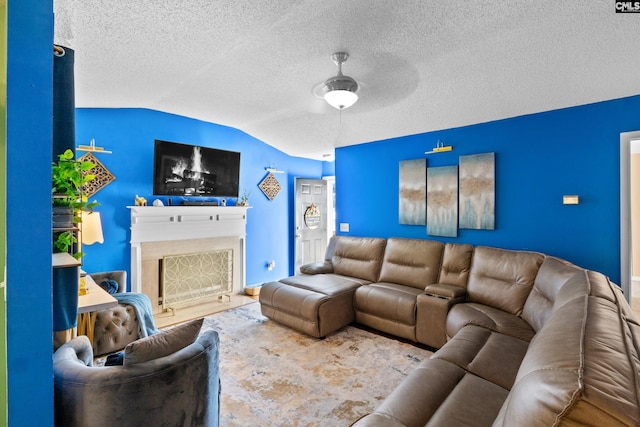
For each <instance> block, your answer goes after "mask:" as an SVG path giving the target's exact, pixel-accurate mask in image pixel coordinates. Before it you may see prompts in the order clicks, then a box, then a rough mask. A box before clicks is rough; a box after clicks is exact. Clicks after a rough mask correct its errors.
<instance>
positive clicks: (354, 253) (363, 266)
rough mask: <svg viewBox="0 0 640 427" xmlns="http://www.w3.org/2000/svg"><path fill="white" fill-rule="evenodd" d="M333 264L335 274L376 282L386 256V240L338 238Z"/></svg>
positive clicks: (332, 259)
mask: <svg viewBox="0 0 640 427" xmlns="http://www.w3.org/2000/svg"><path fill="white" fill-rule="evenodd" d="M334 242H335V248H334V252H333V256H332V257H331V263H332V264H333V272H334V273H336V274H340V275H343V276H351V277H357V278H359V279H364V280H368V281H369V282H376V281H377V280H378V276H379V274H380V266H381V265H382V258H383V256H384V248H385V245H386V240H385V239H382V238H375V237H373V238H371V237H350V236H338V238H337V239H335V240H334Z"/></svg>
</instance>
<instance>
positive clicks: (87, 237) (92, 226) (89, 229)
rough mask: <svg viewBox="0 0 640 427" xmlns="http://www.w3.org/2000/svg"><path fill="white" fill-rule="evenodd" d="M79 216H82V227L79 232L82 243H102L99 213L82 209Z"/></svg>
mask: <svg viewBox="0 0 640 427" xmlns="http://www.w3.org/2000/svg"><path fill="white" fill-rule="evenodd" d="M80 216H81V218H82V223H81V224H82V229H81V233H80V234H81V237H80V238H81V241H82V244H83V245H92V244H94V243H96V242H97V243H104V237H103V236H102V222H101V221H100V213H98V212H85V211H82V212H81V214H80Z"/></svg>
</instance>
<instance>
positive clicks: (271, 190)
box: [258, 172, 282, 201]
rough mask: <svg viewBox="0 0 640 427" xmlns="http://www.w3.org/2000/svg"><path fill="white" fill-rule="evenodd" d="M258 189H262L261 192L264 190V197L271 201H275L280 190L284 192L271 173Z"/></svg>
mask: <svg viewBox="0 0 640 427" xmlns="http://www.w3.org/2000/svg"><path fill="white" fill-rule="evenodd" d="M258 187H260V190H262V192H263V193H264V195H265V196H267V198H268V199H269V200H271V201H273V199H275V198H276V196H277V195H278V193H279V192H280V190H282V186H281V185H280V183H279V182H278V180H277V179H276V177H275V176H273V173H271V172H269V173H268V174H267V176H265V177H264V179H263V180H262V182H260V184H258Z"/></svg>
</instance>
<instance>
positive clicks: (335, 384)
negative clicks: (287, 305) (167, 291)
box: [203, 302, 431, 427]
mask: <svg viewBox="0 0 640 427" xmlns="http://www.w3.org/2000/svg"><path fill="white" fill-rule="evenodd" d="M206 329H215V330H216V331H218V333H219V334H220V377H221V382H222V396H221V410H220V418H221V421H220V425H221V426H223V427H231V426H242V427H247V426H261V427H262V426H278V427H279V426H292V427H301V426H349V425H350V424H351V423H352V422H353V421H355V420H357V419H358V418H359V417H360V416H362V415H365V414H367V413H369V412H371V411H373V410H374V409H375V408H376V407H377V406H378V405H379V404H380V402H382V400H384V399H385V397H386V396H387V395H388V394H389V393H390V392H391V391H392V390H393V389H394V388H395V387H396V386H397V385H398V384H399V383H400V382H401V381H402V379H403V378H404V377H405V376H406V375H407V374H408V373H410V372H411V371H413V370H414V369H415V368H416V366H417V365H418V364H419V362H420V361H422V360H424V359H426V358H428V357H429V356H430V355H431V352H429V351H427V350H425V349H422V348H419V347H416V346H413V345H411V344H408V343H403V342H400V341H396V340H394V339H391V338H387V337H384V336H380V335H377V334H375V333H372V332H369V331H366V330H363V329H360V328H356V327H353V326H347V327H345V328H343V329H341V330H339V331H338V332H336V333H334V334H332V335H330V336H329V337H327V338H326V339H324V340H319V339H316V338H312V337H309V336H306V335H303V334H301V333H299V332H296V331H294V330H292V329H289V328H287V327H285V326H282V325H279V324H277V323H275V322H273V321H271V320H269V319H267V318H266V317H264V316H262V314H261V313H260V304H259V303H257V302H256V303H254V304H249V305H246V306H243V307H240V308H236V309H232V310H228V311H225V312H222V313H219V314H214V315H212V316H209V317H207V318H205V322H204V325H203V330H206Z"/></svg>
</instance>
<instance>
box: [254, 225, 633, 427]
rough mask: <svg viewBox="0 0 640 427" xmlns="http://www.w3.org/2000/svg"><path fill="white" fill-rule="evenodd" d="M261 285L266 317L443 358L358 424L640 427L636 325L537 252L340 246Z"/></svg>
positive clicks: (589, 276)
mask: <svg viewBox="0 0 640 427" xmlns="http://www.w3.org/2000/svg"><path fill="white" fill-rule="evenodd" d="M301 272H302V274H299V275H296V276H293V277H288V278H285V279H281V280H279V281H277V282H271V283H268V284H265V285H264V286H263V288H262V290H261V292H260V302H261V307H262V312H263V314H264V315H265V316H267V317H270V318H271V319H273V320H275V321H277V322H280V323H283V324H285V325H287V326H290V327H292V328H295V329H297V330H299V331H301V332H304V333H307V334H309V335H312V336H316V337H323V336H326V335H328V334H330V333H332V332H335V331H337V330H338V329H340V328H341V327H343V326H345V325H347V324H349V323H351V322H354V321H355V322H357V323H360V324H363V325H366V326H368V327H371V328H375V329H377V330H380V331H382V332H385V333H387V334H393V335H395V336H398V337H401V338H403V339H407V340H412V341H415V342H418V343H422V344H426V345H428V346H431V347H433V348H434V349H438V350H437V351H436V352H435V353H434V354H433V356H432V357H431V358H430V359H428V360H425V361H423V362H422V363H421V364H420V365H419V367H418V368H417V369H416V370H415V371H413V372H412V373H411V374H410V375H408V376H407V377H406V378H405V380H404V381H403V382H402V383H400V384H399V385H398V387H397V388H396V389H395V390H394V391H393V392H392V393H391V394H390V395H389V396H388V397H387V398H386V399H385V400H384V401H383V402H382V403H381V405H380V406H379V407H378V408H377V409H376V410H375V411H374V412H373V413H371V414H368V415H367V416H365V417H363V418H361V419H360V420H358V421H356V422H355V423H354V426H358V427H363V426H389V427H398V426H425V425H442V426H462V425H465V426H483V425H495V426H519V425H597V426H605V425H606V426H612V425H634V426H637V425H640V374H639V372H640V354H639V348H640V325H639V323H638V321H637V320H636V319H635V318H634V317H633V314H632V313H631V309H630V307H629V305H628V304H627V302H626V301H625V300H624V297H623V296H622V293H621V292H620V290H619V288H618V287H617V286H616V285H614V284H612V283H611V282H610V281H609V280H608V278H607V277H605V276H604V275H602V274H600V273H597V272H594V271H589V270H585V269H582V268H580V267H577V266H575V265H573V264H570V263H569V262H567V261H564V260H561V259H558V258H554V257H550V256H545V255H544V254H541V253H536V252H525V251H512V250H504V249H497V248H489V247H481V246H477V247H473V246H471V245H466V244H455V243H447V244H444V243H441V242H437V241H431V240H418V239H401V238H389V239H380V238H360V237H347V236H338V237H334V238H333V239H332V240H331V242H330V244H329V247H328V248H327V254H326V260H325V262H323V263H317V264H313V265H307V266H305V267H303V268H302V269H301Z"/></svg>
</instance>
